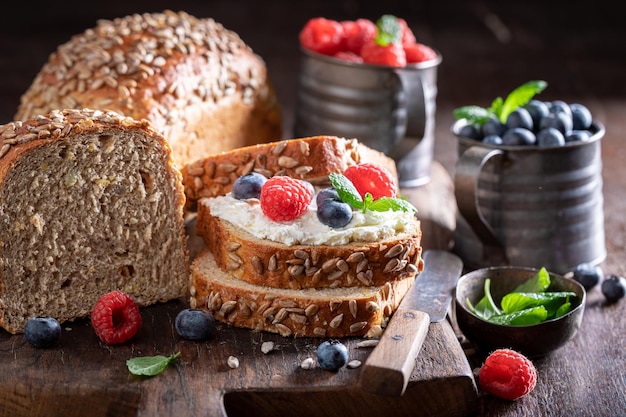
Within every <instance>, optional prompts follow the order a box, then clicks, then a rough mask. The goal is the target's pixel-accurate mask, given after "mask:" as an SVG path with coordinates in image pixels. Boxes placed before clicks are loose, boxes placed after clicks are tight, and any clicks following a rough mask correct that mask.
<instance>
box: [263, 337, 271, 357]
mask: <svg viewBox="0 0 626 417" xmlns="http://www.w3.org/2000/svg"><path fill="white" fill-rule="evenodd" d="M273 350H274V342H272V341H271V340H269V341H266V342H263V343H262V344H261V352H263V353H264V354H266V355H267V354H268V353H270V352H271V351H273Z"/></svg>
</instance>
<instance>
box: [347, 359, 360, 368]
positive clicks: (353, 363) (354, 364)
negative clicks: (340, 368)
mask: <svg viewBox="0 0 626 417" xmlns="http://www.w3.org/2000/svg"><path fill="white" fill-rule="evenodd" d="M346 366H347V367H348V368H350V369H354V368H358V367H359V366H361V361H359V360H357V359H353V360H351V361H350V362H348V365H346Z"/></svg>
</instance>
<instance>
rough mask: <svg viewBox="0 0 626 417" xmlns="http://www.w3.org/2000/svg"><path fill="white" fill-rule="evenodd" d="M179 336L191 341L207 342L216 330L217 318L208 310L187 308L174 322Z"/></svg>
mask: <svg viewBox="0 0 626 417" xmlns="http://www.w3.org/2000/svg"><path fill="white" fill-rule="evenodd" d="M174 325H175V327H176V332H178V334H179V336H180V337H182V338H184V339H189V340H205V339H208V338H209V337H211V335H212V334H213V332H214V330H215V318H214V317H213V314H211V312H210V311H208V310H203V309H199V308H186V309H184V310H181V311H180V312H179V313H178V314H177V315H176V321H175V322H174Z"/></svg>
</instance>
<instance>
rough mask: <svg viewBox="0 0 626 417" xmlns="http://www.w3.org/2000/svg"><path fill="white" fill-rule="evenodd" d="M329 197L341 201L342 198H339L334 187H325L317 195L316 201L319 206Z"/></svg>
mask: <svg viewBox="0 0 626 417" xmlns="http://www.w3.org/2000/svg"><path fill="white" fill-rule="evenodd" d="M327 198H331V199H333V200H338V201H341V198H339V194H338V193H337V190H335V188H334V187H328V188H324V189H322V190H320V191H319V192H318V193H317V197H315V202H316V203H317V205H318V206H319V205H320V204H321V203H322V201H323V200H326V199H327Z"/></svg>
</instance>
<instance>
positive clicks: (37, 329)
mask: <svg viewBox="0 0 626 417" xmlns="http://www.w3.org/2000/svg"><path fill="white" fill-rule="evenodd" d="M24 337H25V338H26V341H27V342H28V343H30V344H31V345H33V346H34V347H36V348H48V347H51V346H53V345H54V344H56V343H57V342H58V341H59V339H60V338H61V325H60V324H59V322H58V321H57V320H56V319H55V318H52V317H32V318H30V319H29V320H28V321H27V322H26V326H25V327H24Z"/></svg>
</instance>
